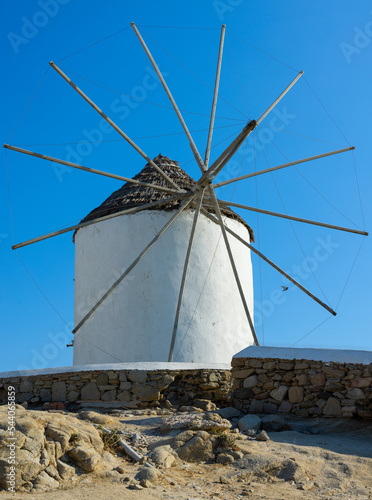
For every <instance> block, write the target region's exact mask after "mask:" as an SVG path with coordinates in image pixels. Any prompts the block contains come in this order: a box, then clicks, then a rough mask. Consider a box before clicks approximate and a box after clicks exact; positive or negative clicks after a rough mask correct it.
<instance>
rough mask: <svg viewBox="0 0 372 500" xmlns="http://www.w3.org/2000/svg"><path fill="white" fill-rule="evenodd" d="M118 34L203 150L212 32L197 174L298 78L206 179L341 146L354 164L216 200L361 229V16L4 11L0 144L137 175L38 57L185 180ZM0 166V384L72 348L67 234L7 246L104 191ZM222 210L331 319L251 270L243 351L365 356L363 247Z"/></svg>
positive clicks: (127, 156)
mask: <svg viewBox="0 0 372 500" xmlns="http://www.w3.org/2000/svg"><path fill="white" fill-rule="evenodd" d="M131 21H134V22H135V23H136V24H137V25H138V26H139V27H140V28H139V29H140V30H141V31H142V33H143V34H144V36H145V35H146V41H147V42H148V44H149V47H150V49H151V50H152V51H153V54H154V57H155V58H156V60H157V61H158V62H159V66H160V67H161V69H162V71H163V72H164V74H165V75H166V79H167V82H168V84H169V86H170V88H171V90H172V92H173V93H174V96H175V98H176V100H177V102H178V105H179V107H180V108H181V109H182V110H184V111H185V112H184V117H185V120H186V122H187V124H188V126H189V129H190V130H191V131H192V132H193V136H194V139H195V142H196V144H197V146H198V148H199V149H200V151H201V152H202V153H204V149H205V145H206V138H207V129H208V124H209V113H210V108H211V100H212V92H211V88H213V85H214V78H215V67H216V57H217V50H218V44H219V36H220V28H221V24H222V23H225V24H226V25H227V38H226V43H225V51H224V57H223V65H222V76H221V86H220V95H221V97H222V98H223V99H222V98H220V99H219V102H218V108H217V118H216V130H215V134H214V138H213V146H215V147H214V149H213V150H212V157H211V159H212V161H213V159H215V158H217V156H218V155H219V154H220V153H221V152H222V150H223V148H224V147H226V146H227V144H228V137H229V136H231V137H230V140H232V139H233V137H234V136H235V135H236V134H237V133H238V132H239V131H240V130H241V128H242V127H243V126H244V124H245V123H246V122H247V120H248V118H249V119H253V118H258V117H259V116H260V115H261V114H262V112H263V111H264V110H265V109H266V108H267V107H268V106H269V105H270V104H271V103H272V102H273V101H274V99H275V98H276V97H277V96H278V95H279V93H280V92H281V91H282V90H283V89H284V88H285V87H286V86H287V85H288V83H289V82H290V81H291V80H292V79H293V78H294V77H295V75H296V74H297V73H298V71H300V70H304V72H305V74H304V77H302V78H301V79H300V80H299V82H298V83H297V84H296V85H295V86H294V87H293V89H292V90H291V91H290V93H288V94H287V96H286V97H285V98H284V99H283V100H282V101H281V102H280V104H279V105H278V106H277V108H276V110H275V111H274V112H273V113H272V114H270V115H269V116H268V117H267V119H266V120H265V121H264V122H262V127H261V128H260V129H259V130H258V133H257V134H256V133H255V134H252V136H251V137H250V139H249V140H248V141H247V143H246V144H245V145H243V147H242V148H241V151H240V152H239V153H238V154H237V155H236V157H235V158H234V160H233V162H232V163H231V164H230V165H229V166H228V167H227V168H226V169H225V171H224V172H222V173H221V175H220V180H226V179H227V178H231V177H234V176H236V175H238V173H240V174H244V173H249V172H253V171H254V170H255V168H257V170H261V169H263V168H267V166H268V165H269V166H275V165H279V164H281V163H285V162H287V161H288V160H287V159H289V161H293V160H297V159H300V158H305V157H307V156H313V155H317V154H321V153H325V152H327V151H332V150H336V149H340V148H343V147H348V145H353V146H355V147H356V149H355V165H354V162H353V154H352V153H351V152H348V153H343V154H340V155H336V156H332V157H330V158H327V159H321V160H318V161H316V162H310V163H304V164H302V165H299V166H298V171H296V170H295V169H294V168H293V167H291V168H288V169H285V170H282V171H279V172H277V173H276V174H274V175H273V176H271V175H270V174H266V175H262V176H260V177H257V178H256V180H255V179H254V178H252V179H248V180H246V181H243V182H240V183H238V184H237V185H236V186H235V185H234V184H231V185H229V186H228V187H225V188H221V189H220V190H219V191H218V196H219V197H220V198H221V199H229V200H230V199H233V201H235V202H237V203H243V204H247V205H251V206H258V207H260V208H263V209H268V210H272V211H277V212H284V211H285V210H286V211H287V212H288V213H289V214H291V215H296V216H299V217H305V218H309V219H315V220H321V221H324V222H329V223H333V224H337V225H343V226H349V227H354V228H355V227H356V226H358V227H359V228H363V227H364V224H365V227H366V229H367V230H368V229H371V208H372V202H371V196H370V193H371V128H372V123H371V117H372V97H371V77H372V70H371V67H372V65H371V62H372V9H371V4H370V2H369V1H366V0H359V1H358V2H357V3H356V2H354V3H352V2H349V1H344V0H329V1H328V2H324V1H320V0H315V1H314V0H313V1H311V2H310V1H302V2H298V1H295V0H293V1H288V0H283V1H281V2H273V1H268V0H263V1H260V2H252V1H248V0H215V1H212V0H208V1H203V2H200V1H197V0H189V1H188V2H174V1H172V2H170V1H162V2H153V1H149V0H143V1H141V2H122V1H119V0H111V1H109V2H99V1H97V0H90V1H89V2H88V1H87V0H85V1H84V0H83V1H80V2H74V1H72V0H44V1H43V0H39V1H34V0H19V1H17V2H7V3H6V5H4V7H3V16H1V20H0V25H1V43H2V68H3V78H2V82H1V85H2V92H1V100H2V120H1V124H0V131H1V132H0V133H1V138H2V142H3V143H5V142H8V143H10V144H14V145H24V147H25V148H26V149H30V150H33V151H37V152H39V153H43V154H47V155H50V156H54V157H57V158H61V159H65V160H69V161H72V162H76V163H81V164H83V165H85V166H88V167H92V168H97V169H101V170H106V171H110V172H114V173H117V174H121V175H124V176H128V177H132V176H134V175H135V174H136V173H137V172H139V171H140V170H141V169H142V168H143V167H144V163H145V162H144V160H143V158H141V156H139V155H138V153H136V152H135V151H134V150H133V149H132V148H131V147H130V146H129V145H128V144H127V143H125V142H123V141H122V140H120V139H121V138H120V136H119V135H118V134H117V133H116V132H114V131H112V130H110V129H109V128H108V127H105V126H103V125H102V119H101V117H100V116H98V115H97V113H96V112H95V111H94V110H93V109H92V108H90V107H89V106H88V104H87V103H86V102H85V101H83V100H82V98H81V97H80V96H78V95H77V94H76V92H74V90H73V89H71V87H69V86H68V85H67V84H66V82H65V81H64V80H63V79H62V78H61V77H60V76H59V75H58V74H57V73H56V72H55V71H54V70H53V69H51V68H50V69H49V70H48V68H49V65H48V63H49V61H51V60H53V61H55V62H56V63H57V64H59V65H60V67H61V68H63V69H64V70H65V71H66V72H68V74H69V76H70V77H71V78H72V79H73V80H74V81H75V83H76V84H77V85H79V86H80V87H81V88H82V89H83V90H84V91H85V92H86V93H87V94H88V95H89V96H90V97H91V98H92V99H93V100H94V101H95V102H96V103H97V104H98V105H99V106H100V107H101V108H102V109H103V110H104V111H105V112H106V113H107V114H108V115H110V116H111V117H112V118H113V119H114V121H116V122H117V123H118V125H119V126H120V127H121V128H123V130H124V131H125V132H126V133H127V134H128V135H129V136H130V137H132V138H133V139H135V140H136V142H137V143H138V145H139V146H140V147H141V148H142V149H144V150H145V152H146V153H147V154H148V155H149V156H150V157H155V156H157V155H158V154H159V153H162V154H163V155H167V156H169V157H171V158H172V159H174V160H178V161H179V162H180V164H181V166H183V168H185V170H186V171H187V172H188V173H189V174H190V175H191V176H193V177H197V176H198V172H199V170H198V167H197V166H196V163H195V161H192V158H193V156H192V153H191V151H190V148H189V145H188V141H187V139H186V137H185V136H184V134H182V133H181V132H182V129H181V127H180V125H179V123H178V121H177V118H176V117H175V115H174V112H173V111H172V110H171V109H169V103H168V101H167V98H166V96H165V94H164V91H163V89H162V88H161V86H160V84H159V83H158V81H157V80H156V78H155V77H154V74H153V71H152V70H151V68H150V64H149V62H148V60H147V58H146V55H145V54H144V52H143V50H142V48H141V46H140V44H139V42H138V40H137V38H136V36H135V34H134V33H133V31H132V29H131V28H128V29H126V30H124V29H125V28H127V27H128V26H129V24H130V22H131ZM180 28H203V29H180ZM123 30H124V31H123ZM116 32H118V33H117V34H116V35H115V36H110V35H113V34H114V33H116ZM106 37H107V38H106ZM102 39H105V40H103V41H102V42H101V43H95V42H98V41H99V40H102ZM87 46H90V47H89V48H87V49H86V50H80V49H83V48H84V47H87ZM253 46H254V47H253ZM257 48H258V49H259V50H257ZM163 49H166V51H164V50H163ZM179 63H181V64H179ZM186 68H187V69H186ZM47 70H48V71H47ZM46 71H47V73H46V76H45V78H44V79H43V80H42V78H43V75H45V72H46ZM76 75H78V76H76ZM195 75H196V77H195ZM81 77H83V78H85V80H84V79H83V78H81ZM41 80H42V83H41V85H40V87H39V88H38V91H37V93H36V94H35V96H34V98H33V100H32V102H31V103H30V105H29V106H28V103H29V101H30V99H31V97H32V96H33V94H34V92H35V89H36V88H37V87H38V85H39V83H40V81H41ZM92 82H94V83H96V84H100V85H101V87H99V86H97V85H95V84H93V83H92ZM104 87H106V88H104ZM108 88H110V89H113V90H115V91H117V92H116V93H115V92H112V91H110V90H108ZM120 93H123V94H126V95H127V96H128V95H129V96H130V97H126V96H123V95H122V94H120ZM321 103H322V104H321ZM322 105H323V106H322ZM27 106H28V107H27ZM324 108H325V109H326V110H327V111H325V109H324ZM335 124H337V126H336V125H335ZM172 134H173V135H172ZM314 139H315V140H314ZM222 141H225V142H222ZM219 143H221V144H219ZM273 143H274V144H275V145H273ZM26 145H27V146H26ZM244 152H245V154H244ZM7 158H8V172H9V191H10V200H11V212H12V217H11V215H10V209H9V208H10V207H9V196H8V182H7V168H6V161H5V151H4V152H3V153H2V160H1V165H2V168H1V198H0V202H1V213H2V217H1V226H0V252H1V319H2V321H1V332H2V349H1V351H0V371H6V370H16V369H22V368H24V369H25V368H42V367H47V366H65V365H70V364H71V363H72V349H71V348H66V347H65V344H66V343H67V342H69V341H71V340H72V338H73V335H72V334H71V331H70V329H69V327H70V328H71V326H72V325H73V319H74V318H73V301H74V281H73V279H74V245H73V243H72V240H71V236H72V234H71V233H67V234H65V235H62V236H58V237H56V238H53V239H49V240H46V241H44V242H40V243H37V244H35V245H31V246H28V247H25V248H22V249H20V250H18V255H17V253H16V252H14V251H12V250H11V245H12V244H13V241H14V243H19V242H21V241H24V240H27V239H29V238H32V237H35V236H39V235H41V234H43V233H46V232H49V231H53V230H56V229H58V228H61V227H65V226H69V225H71V224H73V223H76V222H78V221H79V220H81V219H82V218H83V217H84V216H85V215H86V214H87V213H88V212H89V211H90V210H92V209H93V208H95V207H96V206H98V205H99V204H100V203H101V202H102V201H103V200H104V199H105V198H106V197H107V196H108V195H109V194H111V192H113V191H114V190H116V189H118V188H119V187H120V186H121V183H120V181H115V180H113V179H108V178H103V177H100V176H95V175H93V174H89V173H85V172H81V171H76V170H71V169H67V168H65V167H58V166H56V165H54V164H51V163H49V162H46V161H44V160H41V159H36V158H33V157H29V156H25V155H22V154H20V153H16V152H12V151H8V153H7ZM286 158H287V159H286ZM356 172H357V177H358V180H359V190H358V184H357V182H356ZM234 186H235V187H234ZM359 191H360V196H361V200H362V206H363V212H364V222H363V216H362V212H361V207H360V202H359ZM237 211H238V212H239V213H240V214H241V215H243V216H244V218H245V219H246V220H247V222H248V223H249V224H250V225H251V226H252V228H253V229H254V231H255V234H256V246H257V247H259V248H260V250H261V251H262V252H263V253H264V254H265V255H267V256H268V257H269V258H271V259H272V260H274V261H275V262H276V263H277V264H278V265H279V266H281V267H282V268H284V269H285V270H286V271H287V272H289V273H290V274H292V275H293V276H294V277H295V278H296V279H298V280H299V281H300V282H301V283H302V284H303V285H304V286H305V287H307V288H309V289H310V290H311V291H312V292H313V293H314V294H316V295H317V296H319V297H320V298H321V299H322V300H327V301H328V302H329V304H330V305H331V306H332V307H333V308H336V309H337V312H338V315H337V316H336V317H335V318H334V317H332V316H331V315H330V314H329V313H328V312H327V311H325V310H324V309H323V308H322V307H321V306H319V305H318V304H316V303H315V302H313V301H312V300H311V299H310V298H309V297H308V296H307V295H305V294H303V293H302V292H301V291H299V290H298V289H293V287H292V286H290V287H289V289H288V290H287V291H286V292H283V291H281V290H282V289H281V286H282V285H283V284H284V285H286V284H287V285H288V283H286V282H285V281H283V279H282V277H281V275H280V274H278V273H277V272H275V271H274V270H272V269H271V268H270V267H268V266H267V265H266V264H265V263H261V266H260V265H259V261H258V259H257V258H256V257H253V266H254V288H255V303H256V306H255V323H256V329H257V333H258V337H259V340H260V342H261V343H262V344H265V345H276V346H292V345H294V344H295V346H296V347H330V348H342V349H348V348H350V349H369V350H370V349H371V348H372V337H371V319H372V315H371V310H372V307H371V306H372V304H371V298H372V294H371V281H372V273H371V249H372V243H371V238H370V237H367V238H365V237H363V236H358V235H354V234H349V233H341V232H338V231H334V230H331V229H326V228H320V227H317V226H310V225H305V224H301V223H297V222H294V223H293V226H292V227H291V225H290V223H289V222H288V221H286V220H282V219H278V218H274V217H270V216H267V215H260V216H259V217H257V215H256V213H254V212H247V211H242V210H238V209H237ZM11 220H12V221H13V231H14V240H13V236H12V225H11ZM293 229H294V231H295V232H294V231H293ZM363 241H364V244H363V246H362V247H361V244H362V242H363ZM305 257H306V258H305ZM22 262H23V263H24V265H25V266H26V268H27V270H28V272H29V273H30V274H31V276H32V278H31V277H30V275H29V274H28V272H27V271H26V268H25V267H24V266H23V264H22ZM308 265H310V266H311V267H312V270H313V273H312V272H310V271H309V268H308ZM33 280H34V281H35V282H36V284H35V282H34V281H33ZM45 297H46V298H45ZM325 297H326V298H325ZM46 299H47V300H46ZM170 324H172V320H170ZM170 331H171V330H170Z"/></svg>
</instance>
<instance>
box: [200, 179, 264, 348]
mask: <svg viewBox="0 0 372 500" xmlns="http://www.w3.org/2000/svg"><path fill="white" fill-rule="evenodd" d="M208 189H209V192H210V195H211V198H212V200H213V205H214V209H215V212H216V215H217V224H219V225H220V227H221V231H222V236H223V239H224V241H225V245H226V250H227V253H228V255H229V259H230V263H231V267H232V270H233V273H234V277H235V281H236V284H237V286H238V289H239V294H240V297H241V299H242V303H243V307H244V311H245V314H246V316H247V319H248V323H249V327H250V329H251V332H252V336H253V339H254V342H255V344H256V345H259V342H258V338H257V335H256V331H255V329H254V325H253V321H252V317H251V315H250V312H249V308H248V305H247V301H246V300H245V296H244V291H243V287H242V285H241V283H240V279H239V274H238V270H237V268H236V265H235V261H234V257H233V254H232V251H231V247H230V242H229V239H228V237H227V234H226V229H227V227H226V226H225V224H224V222H223V219H222V215H221V210H220V207H219V205H218V201H217V198H216V195H215V193H214V190H213V188H212V187H211V185H209V186H208ZM203 212H204V210H203ZM214 219H215V218H214ZM215 220H216V219H215Z"/></svg>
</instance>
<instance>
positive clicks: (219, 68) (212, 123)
mask: <svg viewBox="0 0 372 500" xmlns="http://www.w3.org/2000/svg"><path fill="white" fill-rule="evenodd" d="M225 28H226V25H225V24H223V25H222V27H221V38H220V48H219V52H218V61H217V71H216V81H215V84H214V94H213V102H212V112H211V120H210V123H209V132H208V140H207V147H206V150H205V156H204V165H205V168H206V169H207V168H208V163H209V154H210V150H211V144H212V135H213V127H214V117H215V115H216V106H217V97H218V87H219V85H220V74H221V63H222V53H223V44H224V39H225Z"/></svg>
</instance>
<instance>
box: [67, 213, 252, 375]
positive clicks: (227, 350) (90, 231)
mask: <svg viewBox="0 0 372 500" xmlns="http://www.w3.org/2000/svg"><path fill="white" fill-rule="evenodd" d="M173 213H174V212H165V211H143V212H139V213H137V214H132V215H123V216H120V217H116V218H113V219H110V220H107V221H104V222H100V223H98V224H93V225H90V226H88V227H85V228H82V229H80V230H79V231H78V232H77V234H76V238H75V244H76V270H75V325H76V324H78V322H79V321H80V320H81V319H82V318H83V317H84V315H85V314H86V313H87V312H88V311H89V310H90V309H91V308H92V307H93V306H94V305H95V304H96V302H97V301H98V300H99V299H100V298H101V296H102V295H103V294H104V293H105V292H106V291H107V290H108V288H109V287H110V286H111V285H112V284H113V283H114V282H115V281H116V279H117V278H118V277H119V276H120V275H121V274H122V273H123V272H124V270H125V269H126V268H127V267H128V266H129V265H130V264H131V263H132V262H133V261H134V259H135V258H136V257H137V256H138V255H139V254H140V252H141V251H142V250H143V249H144V248H145V247H146V246H147V244H148V243H149V242H150V241H151V240H152V238H153V237H154V236H155V235H156V234H157V233H158V232H159V230H160V229H161V228H162V227H163V226H164V225H165V223H166V222H167V221H168V220H169V219H170V218H171V216H172V215H173ZM193 214H194V212H193V211H187V212H184V213H182V214H181V215H180V217H179V218H178V219H177V220H176V221H175V223H174V224H173V225H172V226H171V227H170V228H169V229H168V230H167V231H166V233H165V234H164V235H163V236H162V237H161V238H160V240H158V242H157V243H156V244H155V245H154V247H153V248H152V249H151V250H150V251H149V252H148V253H147V255H146V256H145V257H144V258H143V259H142V260H141V261H140V263H139V264H138V265H137V266H136V267H135V268H134V269H133V271H132V272H131V273H130V274H129V275H128V277H127V278H125V280H124V281H123V282H122V284H121V285H120V286H119V287H118V288H117V289H116V290H115V291H114V292H113V293H112V294H111V296H110V297H109V298H108V299H106V301H105V302H104V303H103V304H102V305H101V306H100V307H99V308H98V309H97V311H96V312H95V313H94V314H93V315H92V316H91V317H90V318H89V319H88V321H87V322H86V323H85V324H84V325H83V327H82V328H81V329H80V330H79V331H78V332H77V334H76V335H75V345H74V365H82V364H91V363H112V362H139V361H157V362H162V361H163V362H166V361H167V360H168V353H169V347H170V342H171V337H172V331H173V323H174V317H175V312H176V305H177V300H178V293H179V288H180V283H181V276H182V271H183V266H184V261H185V255H186V250H187V245H188V241H189V235H190V232H191V226H192V220H193ZM225 223H226V224H227V225H228V226H229V227H230V228H231V229H232V230H234V231H235V232H237V233H238V234H239V235H240V236H241V237H242V238H244V239H246V240H247V241H249V234H248V230H247V229H246V227H245V226H244V225H243V224H241V223H240V222H238V221H235V220H232V219H229V218H225ZM229 240H230V243H231V247H232V251H233V254H234V258H235V262H236V265H237V268H238V271H239V275H240V279H241V282H242V286H243V289H244V291H245V295H246V299H247V303H248V307H249V309H250V311H251V312H252V316H253V285H252V266H251V258H250V251H249V249H248V248H247V247H245V246H244V245H242V244H241V243H240V242H238V241H237V240H236V239H235V238H233V237H232V236H229ZM252 343H253V338H252V335H251V332H250V329H249V325H248V321H247V318H246V316H245V312H244V309H243V305H242V302H241V299H240V295H239V292H238V289H237V285H236V282H235V279H234V276H233V273H232V269H231V265H230V261H229V259H228V255H227V251H226V248H225V245H224V242H223V238H222V237H221V230H220V228H219V227H218V226H217V225H215V224H214V223H213V222H211V221H209V220H208V219H207V218H206V217H204V216H203V215H201V216H200V217H199V220H198V225H197V229H196V234H195V239H194V245H193V250H192V254H191V257H190V264H189V271H188V274H187V280H186V286H185V292H184V297H183V302H182V308H181V315H180V319H179V327H178V332H177V339H176V344H175V349H174V357H173V361H176V362H188V363H230V361H231V358H232V356H233V354H234V353H236V352H237V351H239V350H241V349H242V348H243V347H245V346H246V345H247V344H248V345H249V344H252Z"/></svg>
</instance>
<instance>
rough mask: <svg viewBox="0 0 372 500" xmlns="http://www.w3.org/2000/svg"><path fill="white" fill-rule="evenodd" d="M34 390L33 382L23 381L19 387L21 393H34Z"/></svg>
mask: <svg viewBox="0 0 372 500" xmlns="http://www.w3.org/2000/svg"><path fill="white" fill-rule="evenodd" d="M33 389H34V384H33V383H32V382H31V380H22V382H21V383H20V385H19V392H32V391H33Z"/></svg>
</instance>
